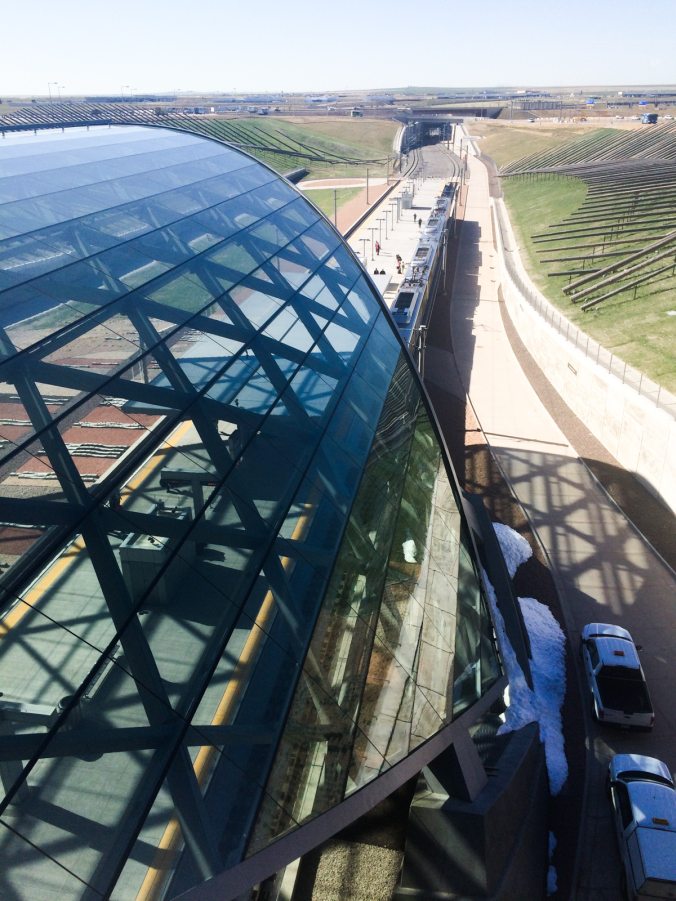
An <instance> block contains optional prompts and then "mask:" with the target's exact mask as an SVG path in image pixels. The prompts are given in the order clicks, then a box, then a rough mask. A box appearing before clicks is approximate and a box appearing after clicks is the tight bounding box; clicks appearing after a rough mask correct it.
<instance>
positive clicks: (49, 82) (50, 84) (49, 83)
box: [47, 81, 59, 106]
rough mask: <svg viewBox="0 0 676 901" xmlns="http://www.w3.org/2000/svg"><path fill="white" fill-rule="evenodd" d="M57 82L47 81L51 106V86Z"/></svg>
mask: <svg viewBox="0 0 676 901" xmlns="http://www.w3.org/2000/svg"><path fill="white" fill-rule="evenodd" d="M58 83H59V82H58V81H48V82H47V90H48V91H49V105H50V106H51V105H52V85H53V84H58Z"/></svg>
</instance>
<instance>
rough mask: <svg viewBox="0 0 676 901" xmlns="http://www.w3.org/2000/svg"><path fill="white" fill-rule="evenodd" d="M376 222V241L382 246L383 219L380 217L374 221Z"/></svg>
mask: <svg viewBox="0 0 676 901" xmlns="http://www.w3.org/2000/svg"><path fill="white" fill-rule="evenodd" d="M376 222H377V223H378V240H379V241H380V243H381V244H382V243H383V218H382V216H381V217H380V219H376Z"/></svg>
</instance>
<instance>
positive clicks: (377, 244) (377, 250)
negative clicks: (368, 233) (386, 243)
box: [376, 241, 380, 257]
mask: <svg viewBox="0 0 676 901" xmlns="http://www.w3.org/2000/svg"><path fill="white" fill-rule="evenodd" d="M376 256H377V257H379V256H380V241H376Z"/></svg>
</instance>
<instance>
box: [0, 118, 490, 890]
mask: <svg viewBox="0 0 676 901" xmlns="http://www.w3.org/2000/svg"><path fill="white" fill-rule="evenodd" d="M0 507H1V509H2V510H3V513H2V517H1V519H2V522H1V523H0V568H1V569H0V572H1V573H2V576H1V579H0V588H1V589H2V604H3V606H2V612H1V618H0V690H1V692H2V694H1V696H0V776H1V786H0V788H1V796H2V801H1V802H0V855H1V856H2V861H3V867H2V872H1V873H0V896H1V897H12V898H27V899H29V898H30V899H38V898H54V897H58V898H60V899H66V898H81V897H90V896H91V897H94V896H103V897H109V896H112V897H114V898H143V899H150V898H160V897H166V898H170V897H173V896H175V895H177V894H179V893H180V892H182V891H184V890H186V889H187V888H190V887H191V886H194V885H197V884H199V883H200V882H201V881H203V880H205V879H207V878H208V877H210V876H212V875H214V874H216V873H219V872H222V871H224V870H227V869H228V868H230V867H233V866H235V865H237V864H238V863H240V861H242V860H244V859H246V858H247V857H249V856H251V855H253V854H255V852H256V851H258V850H259V849H262V848H265V847H267V846H268V845H269V844H270V843H271V842H274V841H275V839H277V838H278V837H280V836H282V835H285V834H287V833H289V832H290V831H291V830H293V829H294V828H295V827H296V826H297V825H299V824H302V823H306V822H307V821H308V820H311V819H312V818H313V817H316V816H317V815H319V814H322V813H324V812H325V811H327V810H328V809H330V808H332V807H334V806H335V805H338V804H340V802H341V801H343V800H344V799H345V798H346V797H348V796H349V795H351V794H352V793H354V792H355V791H357V790H359V789H360V788H361V787H363V786H365V785H367V784H368V783H369V782H371V781H372V780H374V779H376V778H377V777H378V776H380V775H381V774H383V773H384V772H385V771H387V770H388V769H389V768H390V767H392V766H393V765H394V764H396V763H397V762H398V761H400V760H402V759H403V758H404V757H406V755H407V754H409V753H410V752H411V751H412V750H413V749H415V748H416V747H418V746H419V745H421V744H422V743H424V742H425V741H427V740H428V739H430V738H431V737H432V736H433V735H435V734H436V733H438V732H439V730H440V729H441V728H443V727H444V726H446V725H447V724H448V723H449V722H450V721H451V720H452V718H453V716H454V715H455V714H457V713H459V712H461V711H462V710H464V709H466V708H467V707H468V706H469V705H471V704H472V703H473V702H474V701H476V700H477V699H478V698H479V697H480V696H481V695H482V693H483V692H484V691H485V690H486V688H487V687H488V686H489V685H491V684H492V683H493V682H494V681H495V679H496V678H497V676H498V664H497V658H496V654H495V648H494V646H493V638H492V627H491V623H490V620H489V618H488V615H487V612H486V606H485V604H484V599H483V590H482V587H481V583H480V578H479V575H478V572H477V565H476V563H475V560H474V554H473V550H472V545H471V542H470V539H469V536H468V531H467V527H466V524H465V522H464V518H463V515H462V511H461V506H460V500H459V497H458V493H457V490H456V488H455V485H454V484H453V482H452V481H451V480H450V479H449V474H448V468H447V464H446V463H445V461H444V459H443V455H442V452H441V450H440V446H439V442H438V437H437V433H436V430H435V428H434V426H433V424H432V422H431V420H430V417H429V413H428V409H427V407H426V404H425V403H424V400H423V398H422V395H421V388H420V383H419V380H418V377H417V375H416V373H415V372H414V370H413V368H412V365H411V363H410V360H409V357H408V355H407V354H406V352H405V351H404V350H403V349H402V345H401V343H400V341H399V338H398V337H397V335H396V334H395V331H394V329H393V327H392V325H391V323H390V319H389V315H388V313H387V312H386V311H385V310H384V309H383V307H382V303H381V301H380V300H379V298H378V297H377V296H376V294H375V293H374V291H373V289H372V287H371V285H370V283H369V281H368V279H367V278H365V276H364V273H363V271H362V270H361V268H360V267H359V265H358V263H357V262H356V261H355V259H354V257H353V255H352V254H351V252H350V251H349V249H348V248H347V247H346V245H345V244H344V242H343V241H342V239H341V237H340V236H339V235H338V234H337V233H336V232H335V231H334V230H333V228H332V227H331V226H330V225H329V224H328V223H327V222H326V221H325V220H324V219H323V217H322V216H321V214H320V213H318V212H317V211H316V210H315V208H314V207H312V206H311V205H310V204H309V203H308V202H307V201H306V200H305V199H304V198H302V197H301V196H300V195H299V193H298V192H297V191H296V190H295V189H294V188H293V187H292V186H290V185H289V184H288V183H286V182H285V181H283V180H282V179H280V178H279V176H277V175H276V174H275V173H274V172H272V171H271V170H269V169H267V168H265V167H264V166H263V165H261V164H260V163H258V162H256V161H254V160H253V159H251V158H249V157H247V156H245V155H243V154H241V153H239V152H236V151H234V150H233V149H231V148H229V147H227V146H224V145H222V144H219V143H216V142H213V141H209V140H205V139H203V138H199V137H196V136H194V135H188V134H185V133H179V132H170V131H166V130H161V129H146V128H136V127H129V128H123V127H113V128H103V127H102V128H92V129H90V130H86V131H85V130H77V129H72V130H67V131H65V132H64V133H41V134H38V135H32V134H31V135H24V134H21V135H14V136H11V137H7V138H5V139H4V140H3V141H2V142H1V143H0Z"/></svg>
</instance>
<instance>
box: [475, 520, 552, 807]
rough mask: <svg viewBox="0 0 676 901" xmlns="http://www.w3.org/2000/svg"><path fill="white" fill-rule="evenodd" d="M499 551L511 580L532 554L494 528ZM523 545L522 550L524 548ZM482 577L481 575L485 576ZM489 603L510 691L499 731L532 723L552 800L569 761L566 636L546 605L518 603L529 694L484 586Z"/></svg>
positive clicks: (498, 526)
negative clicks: (526, 643) (564, 708)
mask: <svg viewBox="0 0 676 901" xmlns="http://www.w3.org/2000/svg"><path fill="white" fill-rule="evenodd" d="M494 527H495V532H496V535H497V537H498V541H499V542H500V547H501V548H502V552H503V554H504V556H505V560H506V562H507V568H508V570H509V572H510V575H512V576H513V575H514V573H515V572H516V570H517V568H518V567H519V566H520V565H521V563H523V562H525V561H526V560H528V558H529V557H530V556H531V554H532V549H531V547H530V545H529V544H528V542H527V541H526V540H525V539H524V538H522V537H521V536H520V535H518V534H517V533H516V532H515V531H514V530H513V529H510V528H509V527H508V526H504V525H501V524H500V523H494ZM524 545H525V547H524ZM484 577H485V574H484ZM486 582H487V585H488V599H489V603H490V605H491V611H492V613H493V618H494V622H495V629H496V632H497V633H498V641H499V643H500V648H501V651H502V657H503V662H504V665H505V671H506V673H507V679H508V680H509V688H508V691H507V693H506V697H505V702H506V704H507V710H506V711H505V722H504V724H503V725H502V726H501V727H500V730H499V731H500V732H501V733H504V732H512V731H514V730H516V729H520V728H521V727H522V726H525V725H527V724H528V723H532V722H537V723H538V724H539V726H540V737H541V739H542V741H543V742H544V746H545V759H546V761H547V772H548V775H549V789H550V792H551V793H552V795H557V794H558V793H559V792H560V791H561V789H562V787H563V784H564V783H565V781H566V779H567V778H568V761H567V760H566V755H565V752H564V748H563V730H562V725H561V705H562V704H563V697H564V694H565V690H566V671H565V665H564V646H565V637H564V634H563V632H562V631H561V627H560V626H559V624H558V623H557V621H556V620H555V619H554V617H553V616H552V613H551V611H550V610H549V608H548V607H547V606H546V605H545V604H541V603H540V602H539V601H537V600H535V598H519V604H520V606H521V612H522V615H523V619H524V623H525V626H526V630H527V632H528V637H529V639H530V646H531V664H530V668H531V674H532V677H533V689H532V690H531V689H530V688H529V686H528V683H527V682H526V679H525V676H524V674H523V671H522V669H521V667H520V666H519V663H518V661H517V659H516V654H515V653H514V649H513V648H512V646H511V644H510V643H509V640H508V638H507V633H506V631H505V623H504V620H503V618H502V614H501V613H500V611H499V610H498V606H497V602H496V597H495V590H494V589H493V586H492V585H490V583H488V580H486Z"/></svg>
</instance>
